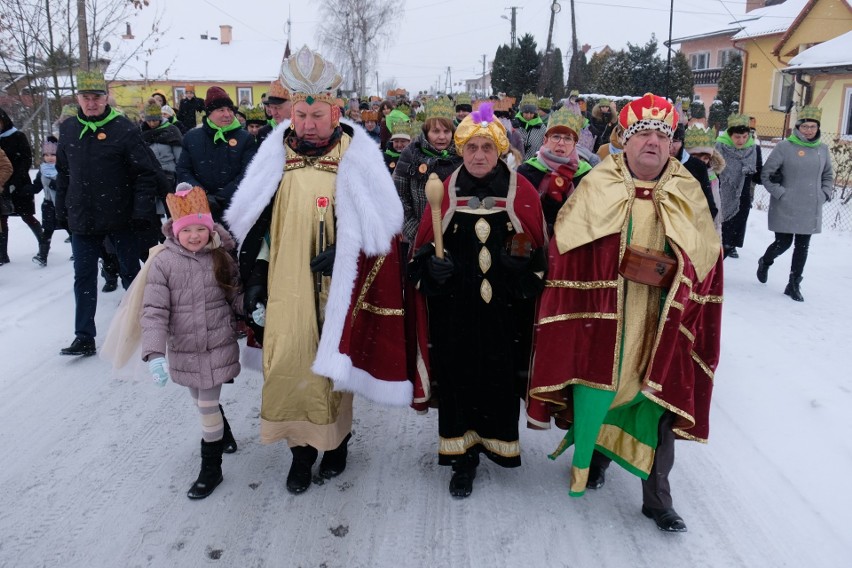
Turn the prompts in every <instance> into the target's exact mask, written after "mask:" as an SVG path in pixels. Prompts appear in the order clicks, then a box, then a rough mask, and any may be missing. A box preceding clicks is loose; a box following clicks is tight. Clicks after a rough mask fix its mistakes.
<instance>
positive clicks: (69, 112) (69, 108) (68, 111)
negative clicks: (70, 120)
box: [60, 104, 79, 117]
mask: <svg viewBox="0 0 852 568" xmlns="http://www.w3.org/2000/svg"><path fill="white" fill-rule="evenodd" d="M78 109H79V107H78V106H77V105H75V104H67V105H64V106H63V107H62V112H61V113H60V116H64V117H72V116H77V111H78Z"/></svg>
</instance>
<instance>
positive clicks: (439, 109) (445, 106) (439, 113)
mask: <svg viewBox="0 0 852 568" xmlns="http://www.w3.org/2000/svg"><path fill="white" fill-rule="evenodd" d="M425 112H426V120H429V119H430V118H446V119H448V120H453V119H454V118H455V117H456V111H455V108H454V107H453V101H451V100H450V99H449V98H447V97H445V96H440V97H438V98H437V99H435V100H434V101H428V102H427V103H426V111H425Z"/></svg>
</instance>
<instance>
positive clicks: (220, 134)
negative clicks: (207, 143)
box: [207, 117, 243, 144]
mask: <svg viewBox="0 0 852 568" xmlns="http://www.w3.org/2000/svg"><path fill="white" fill-rule="evenodd" d="M207 126H209V127H210V128H211V129H212V130H213V132H215V134H213V143H214V144H215V143H216V142H219V141H220V140H221V141H222V142H225V143H227V140H226V139H225V133H226V132H230V131H231V130H236V129H238V128H242V127H243V125H242V124H240V121H239V120H237V119H236V117H234V120H233V122H231V124H229V125H228V126H219V125H218V124H214V123H213V121H211V120H210V119H209V118H208V119H207Z"/></svg>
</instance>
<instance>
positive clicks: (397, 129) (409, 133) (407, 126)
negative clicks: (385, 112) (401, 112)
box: [391, 120, 422, 140]
mask: <svg viewBox="0 0 852 568" xmlns="http://www.w3.org/2000/svg"><path fill="white" fill-rule="evenodd" d="M416 124H417V129H415V125H414V124H412V123H411V122H406V121H403V120H398V121H396V122H394V123H393V124H392V125H391V139H393V138H405V137H408V139H409V140H411V139H412V138H414V137H415V136H416V135H417V131H418V130H419V129H420V126H421V125H422V123H420V122H418V123H416Z"/></svg>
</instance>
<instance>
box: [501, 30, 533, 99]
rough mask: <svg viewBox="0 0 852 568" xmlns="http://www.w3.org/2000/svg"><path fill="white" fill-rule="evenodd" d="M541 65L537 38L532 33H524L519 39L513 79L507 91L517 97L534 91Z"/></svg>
mask: <svg viewBox="0 0 852 568" xmlns="http://www.w3.org/2000/svg"><path fill="white" fill-rule="evenodd" d="M540 67H541V57H540V56H539V54H538V52H537V51H536V43H535V38H533V36H532V34H524V36H523V37H522V38H521V39H520V40H518V47H517V52H516V53H515V57H514V58H513V61H512V70H511V72H510V77H511V80H510V86H509V90H508V91H507V93H508V94H511V95H512V96H517V97H520V96H521V95H523V94H524V93H528V92H533V93H534V92H535V91H536V87H537V86H538V73H539V69H540Z"/></svg>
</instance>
